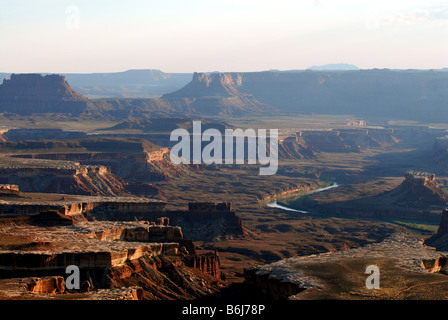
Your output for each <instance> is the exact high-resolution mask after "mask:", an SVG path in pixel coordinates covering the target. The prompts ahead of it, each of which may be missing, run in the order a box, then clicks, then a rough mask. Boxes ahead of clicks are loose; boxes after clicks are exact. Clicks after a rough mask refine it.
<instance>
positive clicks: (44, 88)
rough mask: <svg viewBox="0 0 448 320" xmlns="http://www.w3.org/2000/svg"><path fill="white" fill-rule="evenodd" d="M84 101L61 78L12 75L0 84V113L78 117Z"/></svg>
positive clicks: (81, 96)
mask: <svg viewBox="0 0 448 320" xmlns="http://www.w3.org/2000/svg"><path fill="white" fill-rule="evenodd" d="M87 101H88V99H87V98H86V97H84V96H83V95H81V94H80V93H78V92H76V91H75V90H73V89H72V88H71V87H70V85H69V84H68V83H67V81H66V80H65V77H63V76H60V75H46V76H42V75H40V74H12V75H11V77H10V79H4V80H3V84H2V85H0V102H1V103H0V112H11V113H17V114H21V115H30V114H33V113H70V114H72V115H79V114H81V113H82V112H83V111H84V110H85V109H86V108H87Z"/></svg>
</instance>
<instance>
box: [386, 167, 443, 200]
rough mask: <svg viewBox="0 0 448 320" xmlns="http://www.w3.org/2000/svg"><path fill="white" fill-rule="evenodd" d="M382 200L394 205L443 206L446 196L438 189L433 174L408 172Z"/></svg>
mask: <svg viewBox="0 0 448 320" xmlns="http://www.w3.org/2000/svg"><path fill="white" fill-rule="evenodd" d="M384 199H393V201H394V202H395V203H405V202H406V203H415V204H417V205H419V206H421V205H439V206H445V205H447V203H448V195H447V194H446V193H445V192H444V191H443V190H442V189H440V188H439V187H438V185H437V182H436V181H435V174H432V173H425V172H414V171H408V172H407V173H406V174H405V180H404V181H403V182H402V183H401V184H400V185H399V186H398V187H397V188H395V189H394V190H391V191H389V192H387V193H386V194H385V195H384Z"/></svg>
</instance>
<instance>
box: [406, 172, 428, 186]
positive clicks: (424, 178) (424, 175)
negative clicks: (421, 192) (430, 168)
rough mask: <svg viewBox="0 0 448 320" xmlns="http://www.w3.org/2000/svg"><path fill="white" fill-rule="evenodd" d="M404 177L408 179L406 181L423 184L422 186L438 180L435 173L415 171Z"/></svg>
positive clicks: (407, 173)
mask: <svg viewBox="0 0 448 320" xmlns="http://www.w3.org/2000/svg"><path fill="white" fill-rule="evenodd" d="M404 177H405V178H406V180H408V181H410V182H415V183H422V184H424V183H427V182H429V181H435V179H436V175H435V174H434V173H429V172H420V171H413V170H410V171H407V172H406V174H405V175H404Z"/></svg>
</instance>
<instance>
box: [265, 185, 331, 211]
mask: <svg viewBox="0 0 448 320" xmlns="http://www.w3.org/2000/svg"><path fill="white" fill-rule="evenodd" d="M336 187H339V184H337V183H336V182H334V183H333V184H332V185H331V186H328V187H325V188H318V189H314V190H311V191H310V192H308V193H306V194H305V195H307V194H312V193H316V192H322V191H325V190H328V189H333V188H336ZM267 206H268V207H270V208H278V209H282V210H286V211H294V212H299V213H309V212H308V211H304V210H296V209H292V208H288V207H285V206H282V205H280V204H278V203H277V201H274V202H271V203H268V204H267Z"/></svg>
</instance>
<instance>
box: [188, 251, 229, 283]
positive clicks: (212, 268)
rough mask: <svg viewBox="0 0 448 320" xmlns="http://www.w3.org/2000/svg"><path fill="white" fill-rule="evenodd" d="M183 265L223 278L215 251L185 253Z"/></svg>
mask: <svg viewBox="0 0 448 320" xmlns="http://www.w3.org/2000/svg"><path fill="white" fill-rule="evenodd" d="M183 261H184V262H185V265H186V266H188V267H190V268H194V269H198V270H200V271H201V272H203V273H205V274H208V275H211V276H213V277H215V278H218V279H222V280H224V279H225V276H224V274H223V273H222V272H221V268H220V266H221V264H220V261H219V256H218V254H217V253H216V252H214V253H206V254H201V255H187V256H185V257H184V258H183Z"/></svg>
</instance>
